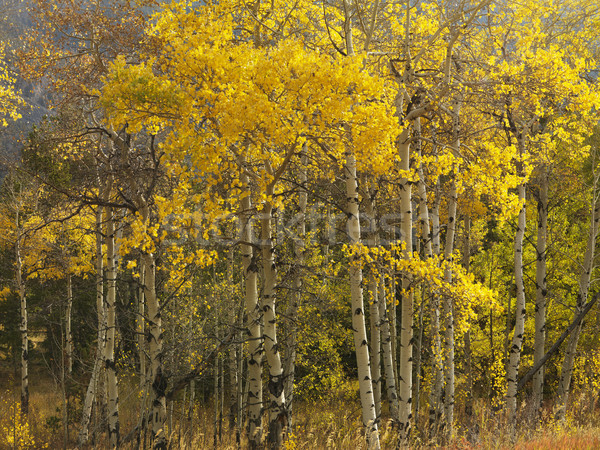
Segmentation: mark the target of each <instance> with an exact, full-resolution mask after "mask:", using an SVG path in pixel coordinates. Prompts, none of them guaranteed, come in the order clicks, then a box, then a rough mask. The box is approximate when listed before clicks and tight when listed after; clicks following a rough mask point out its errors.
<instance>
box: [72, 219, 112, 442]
mask: <svg viewBox="0 0 600 450" xmlns="http://www.w3.org/2000/svg"><path fill="white" fill-rule="evenodd" d="M96 311H97V315H98V333H97V334H98V336H97V341H98V342H97V344H96V360H95V362H94V368H93V370H92V376H91V378H90V382H89V384H88V388H87V391H86V394H85V401H84V404H83V411H82V417H81V430H80V431H79V438H78V442H79V445H80V446H81V445H83V444H85V443H86V442H87V440H88V439H89V424H90V419H91V416H92V407H93V405H94V399H95V398H96V397H97V393H98V385H99V382H100V372H101V370H102V360H103V355H104V354H105V350H104V348H105V339H106V305H105V303H104V260H103V253H102V208H100V207H98V208H97V209H96ZM97 413H98V412H97Z"/></svg>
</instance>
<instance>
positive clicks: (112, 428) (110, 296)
mask: <svg viewBox="0 0 600 450" xmlns="http://www.w3.org/2000/svg"><path fill="white" fill-rule="evenodd" d="M106 263H107V264H106V266H107V267H106V269H107V270H106V284H107V293H106V347H105V354H104V361H105V364H104V366H105V367H106V372H107V383H108V436H109V445H110V447H111V448H117V447H118V446H119V390H118V380H117V366H116V362H115V339H116V299H117V255H116V252H115V222H114V216H113V209H112V207H107V208H106Z"/></svg>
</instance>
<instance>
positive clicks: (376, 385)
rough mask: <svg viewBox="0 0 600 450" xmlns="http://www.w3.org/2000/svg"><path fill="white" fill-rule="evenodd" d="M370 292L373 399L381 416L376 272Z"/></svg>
mask: <svg viewBox="0 0 600 450" xmlns="http://www.w3.org/2000/svg"><path fill="white" fill-rule="evenodd" d="M369 293H370V294H371V304H370V306H369V321H370V326H371V327H370V328H371V330H370V331H371V376H372V377H373V401H374V402H375V415H376V416H377V419H378V420H379V418H380V417H381V330H380V318H379V290H378V288H377V278H376V277H375V274H373V273H371V274H370V275H369Z"/></svg>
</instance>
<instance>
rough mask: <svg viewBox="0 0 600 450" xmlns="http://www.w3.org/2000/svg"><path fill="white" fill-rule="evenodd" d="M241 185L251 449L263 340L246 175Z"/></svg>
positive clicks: (256, 441)
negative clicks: (243, 193)
mask: <svg viewBox="0 0 600 450" xmlns="http://www.w3.org/2000/svg"><path fill="white" fill-rule="evenodd" d="M241 180H242V185H243V189H245V193H246V194H247V195H246V196H244V197H243V198H242V201H241V207H242V210H241V216H242V217H241V222H242V224H243V225H242V226H243V230H242V233H243V235H242V241H243V242H244V243H243V244H242V245H241V250H242V264H243V266H244V275H245V282H244V288H245V289H244V290H245V294H244V295H245V304H246V314H247V330H248V381H246V386H247V389H248V399H247V405H248V442H249V447H250V448H251V449H258V448H259V447H260V443H261V437H262V403H263V399H262V397H263V392H262V378H261V377H262V354H263V343H262V334H261V329H260V328H261V327H260V318H261V314H260V308H259V303H258V290H257V281H258V280H257V279H258V266H257V263H256V256H255V255H254V253H253V247H252V244H253V243H254V233H253V232H252V220H251V219H252V203H251V200H250V195H251V192H250V186H249V184H248V176H247V175H246V174H244V173H242V175H241Z"/></svg>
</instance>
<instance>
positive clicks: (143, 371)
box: [136, 258, 147, 387]
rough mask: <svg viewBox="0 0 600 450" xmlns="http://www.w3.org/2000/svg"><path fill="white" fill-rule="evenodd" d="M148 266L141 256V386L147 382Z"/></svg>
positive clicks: (137, 325) (139, 301) (139, 309)
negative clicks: (146, 289)
mask: <svg viewBox="0 0 600 450" xmlns="http://www.w3.org/2000/svg"><path fill="white" fill-rule="evenodd" d="M145 285H146V266H145V264H144V262H143V261H142V260H141V258H140V288H139V292H138V313H137V318H136V319H137V320H136V328H137V345H138V358H139V360H140V387H143V386H144V385H145V383H146V370H147V367H146V294H145V292H144V291H145Z"/></svg>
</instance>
